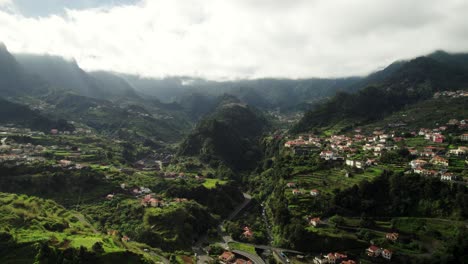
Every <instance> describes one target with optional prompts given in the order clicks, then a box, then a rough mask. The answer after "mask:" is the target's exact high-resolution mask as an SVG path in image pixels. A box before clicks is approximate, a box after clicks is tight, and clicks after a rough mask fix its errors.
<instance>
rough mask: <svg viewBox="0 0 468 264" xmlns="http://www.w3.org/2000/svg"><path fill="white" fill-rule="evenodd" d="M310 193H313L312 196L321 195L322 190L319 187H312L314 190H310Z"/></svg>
mask: <svg viewBox="0 0 468 264" xmlns="http://www.w3.org/2000/svg"><path fill="white" fill-rule="evenodd" d="M310 195H312V196H319V195H320V191H319V190H317V189H312V190H311V191H310Z"/></svg>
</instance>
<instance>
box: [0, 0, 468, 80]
mask: <svg viewBox="0 0 468 264" xmlns="http://www.w3.org/2000/svg"><path fill="white" fill-rule="evenodd" d="M39 3H40V4H39ZM0 42H4V43H5V44H6V46H7V47H8V49H9V50H10V51H12V52H16V53H18V52H26V53H39V54H42V53H48V54H54V55H61V56H64V57H67V58H75V59H76V61H77V62H78V64H79V65H80V66H81V67H82V68H84V69H87V70H97V69H102V70H112V71H118V72H126V73H134V74H140V75H144V76H153V77H162V76H168V75H188V76H197V77H205V78H209V79H224V78H227V79H232V78H258V77H287V78H305V77H338V76H351V75H363V74H367V73H369V72H372V71H374V70H376V69H379V68H381V67H383V66H386V65H387V64H389V63H391V62H393V61H395V60H398V59H406V58H412V57H416V56H419V55H423V54H427V53H429V52H431V51H434V50H437V49H444V50H447V51H452V52H461V51H468V1H466V0H444V1H442V0H388V1H382V0H352V1H350V0H341V1H340V0H293V1H289V0H73V1H71V0H41V1H36V0H0Z"/></svg>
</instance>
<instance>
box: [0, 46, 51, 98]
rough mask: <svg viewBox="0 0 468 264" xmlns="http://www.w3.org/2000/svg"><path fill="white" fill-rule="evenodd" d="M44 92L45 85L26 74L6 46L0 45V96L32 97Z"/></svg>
mask: <svg viewBox="0 0 468 264" xmlns="http://www.w3.org/2000/svg"><path fill="white" fill-rule="evenodd" d="M46 90H47V88H46V85H45V83H44V82H43V81H42V80H39V79H37V78H35V77H34V76H31V75H29V74H27V73H26V71H25V70H24V69H23V67H22V66H21V65H20V64H19V63H18V61H17V60H16V59H15V57H14V56H13V55H12V54H11V53H10V52H9V51H8V50H7V48H6V46H5V45H4V44H2V43H0V95H1V96H4V97H9V96H17V95H25V94H28V95H32V94H40V93H42V92H44V91H46Z"/></svg>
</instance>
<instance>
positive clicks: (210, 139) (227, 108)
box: [179, 96, 268, 170]
mask: <svg viewBox="0 0 468 264" xmlns="http://www.w3.org/2000/svg"><path fill="white" fill-rule="evenodd" d="M267 127H268V122H267V121H266V119H265V118H264V117H263V116H262V115H261V114H260V113H258V112H257V111H256V110H254V109H253V108H251V107H249V106H247V105H244V104H242V103H240V102H239V101H238V100H237V99H236V98H233V97H229V96H226V97H225V98H224V100H222V101H221V102H220V103H219V105H218V106H217V108H216V110H215V112H214V113H213V114H212V115H210V116H208V117H206V118H204V119H203V120H202V121H200V122H199V124H198V125H197V127H196V128H195V129H194V130H193V131H192V132H191V133H190V134H189V135H188V136H187V137H186V139H185V140H184V141H183V142H182V143H181V145H180V147H179V155H181V156H199V157H200V159H201V160H204V161H206V162H213V161H220V162H222V163H224V164H226V165H228V166H229V167H231V168H233V169H235V170H243V169H247V168H251V167H252V166H254V165H255V162H256V160H258V157H259V155H260V150H259V147H258V139H259V138H260V136H261V135H262V134H263V132H264V131H265V130H266V129H267ZM215 163H216V162H215Z"/></svg>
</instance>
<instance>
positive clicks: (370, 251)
mask: <svg viewBox="0 0 468 264" xmlns="http://www.w3.org/2000/svg"><path fill="white" fill-rule="evenodd" d="M366 252H367V255H368V256H369V257H378V256H380V254H381V253H382V249H381V248H379V247H377V246H375V245H372V246H370V247H369V248H367V249H366Z"/></svg>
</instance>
